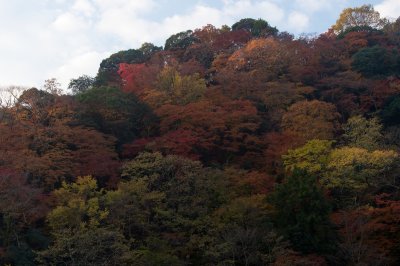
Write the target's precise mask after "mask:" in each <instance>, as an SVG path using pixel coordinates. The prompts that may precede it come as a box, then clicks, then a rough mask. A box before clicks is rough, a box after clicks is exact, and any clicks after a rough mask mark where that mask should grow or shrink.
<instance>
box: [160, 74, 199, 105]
mask: <svg viewBox="0 0 400 266" xmlns="http://www.w3.org/2000/svg"><path fill="white" fill-rule="evenodd" d="M157 86H158V89H159V90H160V91H161V92H162V93H163V97H161V99H160V100H161V101H162V102H164V103H172V104H178V105H186V104H188V103H191V102H195V101H198V100H200V99H201V98H202V97H203V96H204V93H205V91H206V83H205V81H204V79H202V78H200V75H199V74H194V75H188V76H182V75H180V74H179V72H178V71H177V70H176V69H175V68H173V67H168V66H167V67H165V68H164V69H163V70H162V71H161V73H160V74H159V75H158V79H157Z"/></svg>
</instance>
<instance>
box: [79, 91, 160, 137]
mask: <svg viewBox="0 0 400 266" xmlns="http://www.w3.org/2000/svg"><path fill="white" fill-rule="evenodd" d="M77 99H78V100H79V101H80V102H81V103H82V106H81V109H80V110H79V112H78V120H79V122H80V123H81V124H83V125H86V126H91V127H94V128H96V129H97V130H99V131H101V132H103V133H106V134H111V135H114V136H115V137H117V139H118V141H119V143H125V142H127V141H131V140H133V139H134V138H136V137H139V136H143V137H148V136H150V135H152V134H154V133H155V132H156V131H157V123H158V119H157V117H156V116H155V115H154V114H153V113H152V111H151V110H150V107H148V106H147V105H146V104H145V103H142V102H141V101H140V100H139V99H138V98H137V97H136V96H135V95H134V94H133V93H129V94H126V93H124V92H122V91H121V90H120V89H118V88H115V87H94V88H92V89H90V90H88V91H85V92H83V93H80V94H79V95H77Z"/></svg>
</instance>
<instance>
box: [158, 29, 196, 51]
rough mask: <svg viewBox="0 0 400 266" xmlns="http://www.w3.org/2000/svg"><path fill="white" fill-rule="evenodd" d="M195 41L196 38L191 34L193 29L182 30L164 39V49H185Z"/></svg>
mask: <svg viewBox="0 0 400 266" xmlns="http://www.w3.org/2000/svg"><path fill="white" fill-rule="evenodd" d="M196 41H197V39H196V38H195V37H194V36H193V31H191V30H187V31H182V32H179V33H177V34H174V35H172V36H170V37H169V38H168V39H167V40H166V41H165V46H164V50H176V49H185V48H187V47H189V46H190V45H192V44H193V43H195V42H196Z"/></svg>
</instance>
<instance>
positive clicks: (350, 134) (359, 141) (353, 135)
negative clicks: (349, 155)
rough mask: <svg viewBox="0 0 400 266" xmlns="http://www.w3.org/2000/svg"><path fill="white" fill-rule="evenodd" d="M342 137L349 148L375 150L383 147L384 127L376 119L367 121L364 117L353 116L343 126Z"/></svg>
mask: <svg viewBox="0 0 400 266" xmlns="http://www.w3.org/2000/svg"><path fill="white" fill-rule="evenodd" d="M343 130H344V134H343V135H342V137H343V140H344V142H345V143H346V145H347V146H351V147H358V148H364V149H367V150H375V149H378V148H379V147H380V146H381V141H382V138H383V135H382V125H381V124H380V122H379V120H378V119H377V118H376V117H374V118H371V119H366V118H364V117H362V116H353V117H350V118H349V120H347V123H346V124H345V125H344V126H343Z"/></svg>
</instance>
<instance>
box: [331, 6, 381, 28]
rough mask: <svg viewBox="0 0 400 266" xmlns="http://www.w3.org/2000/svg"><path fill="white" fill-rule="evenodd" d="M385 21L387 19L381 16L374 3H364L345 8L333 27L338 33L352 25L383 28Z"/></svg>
mask: <svg viewBox="0 0 400 266" xmlns="http://www.w3.org/2000/svg"><path fill="white" fill-rule="evenodd" d="M385 23H386V20H384V19H381V18H380V14H379V12H378V11H375V10H374V7H373V6H372V5H362V6H360V7H355V8H346V9H344V10H343V11H342V13H341V14H340V17H339V19H338V20H337V21H336V24H335V25H333V26H332V28H333V30H334V31H335V32H336V33H340V32H343V31H345V30H346V29H348V28H351V27H363V26H368V27H372V28H382V27H383V26H384V25H385Z"/></svg>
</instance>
